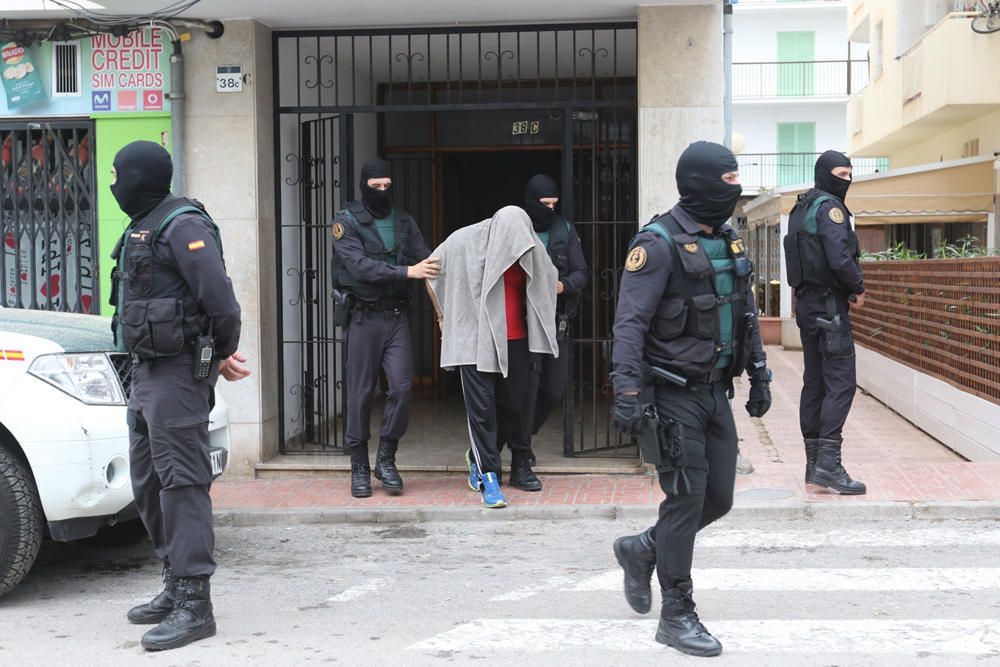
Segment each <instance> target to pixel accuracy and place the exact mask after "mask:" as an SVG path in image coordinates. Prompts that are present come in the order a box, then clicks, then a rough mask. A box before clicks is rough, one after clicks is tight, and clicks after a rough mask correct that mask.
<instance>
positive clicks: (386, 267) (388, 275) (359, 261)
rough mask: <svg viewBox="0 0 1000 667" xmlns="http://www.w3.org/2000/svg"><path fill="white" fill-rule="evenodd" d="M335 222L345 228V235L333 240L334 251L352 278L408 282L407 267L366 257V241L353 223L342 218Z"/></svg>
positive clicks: (337, 218) (368, 280)
mask: <svg viewBox="0 0 1000 667" xmlns="http://www.w3.org/2000/svg"><path fill="white" fill-rule="evenodd" d="M334 222H335V223H340V224H342V225H343V226H344V235H343V236H342V237H341V238H339V239H337V238H335V239H334V240H333V251H334V252H335V253H337V254H338V255H340V259H341V260H343V262H344V270H345V271H347V272H348V273H350V274H351V277H352V278H354V279H355V280H359V281H362V282H367V283H389V282H393V281H395V280H406V267H405V266H395V265H393V264H390V263H388V262H382V261H379V260H377V259H372V258H371V257H368V256H366V255H365V245H364V241H362V240H361V236H360V235H359V234H358V232H357V230H356V229H354V223H353V222H351V221H350V220H346V219H344V218H342V217H340V216H337V217H336V218H334Z"/></svg>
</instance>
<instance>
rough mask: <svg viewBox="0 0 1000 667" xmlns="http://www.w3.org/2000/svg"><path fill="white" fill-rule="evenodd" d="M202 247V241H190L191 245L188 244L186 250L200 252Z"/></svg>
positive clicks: (203, 243) (203, 245) (203, 244)
mask: <svg viewBox="0 0 1000 667" xmlns="http://www.w3.org/2000/svg"><path fill="white" fill-rule="evenodd" d="M204 247H205V242H204V241H191V243H188V250H201V249H202V248H204Z"/></svg>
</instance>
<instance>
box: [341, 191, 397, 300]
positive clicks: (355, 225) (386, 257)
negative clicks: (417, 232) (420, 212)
mask: <svg viewBox="0 0 1000 667" xmlns="http://www.w3.org/2000/svg"><path fill="white" fill-rule="evenodd" d="M394 213H395V215H396V247H395V248H386V247H385V244H384V243H383V242H382V237H381V236H380V235H379V233H378V229H377V228H376V227H375V220H374V218H372V214H371V213H369V212H368V209H367V208H365V205H364V203H363V202H361V201H352V202H351V203H350V204H348V205H347V208H345V209H343V210H340V211H337V215H336V217H335V218H334V222H339V223H340V224H342V225H350V226H351V228H352V229H354V230H355V231H356V232H357V233H358V236H360V237H361V243H362V244H363V245H364V248H365V257H369V258H371V259H374V260H376V261H379V262H385V263H389V264H395V265H397V266H410V265H411V264H414V263H415V262H416V258H415V257H411V256H410V253H411V252H412V251H411V248H412V246H413V244H412V243H411V242H410V236H411V230H412V229H413V227H414V226H416V222H414V220H413V218H412V217H410V214H409V213H407V212H406V211H402V210H400V209H394ZM333 242H334V244H336V243H337V240H336V239H334V241H333ZM392 255H395V262H393V261H391V260H392ZM331 273H332V280H333V286H334V287H335V288H337V289H342V290H344V291H345V292H348V293H350V294H352V295H353V296H354V297H355V298H357V299H360V300H362V301H381V300H384V299H406V298H408V295H409V291H408V289H407V285H406V283H405V282H404V281H397V282H393V283H370V282H365V281H362V280H358V279H357V278H354V277H353V276H351V273H350V271H347V270H346V269H345V268H344V260H342V259H341V258H340V255H339V254H337V253H336V252H334V253H333V261H332V267H331Z"/></svg>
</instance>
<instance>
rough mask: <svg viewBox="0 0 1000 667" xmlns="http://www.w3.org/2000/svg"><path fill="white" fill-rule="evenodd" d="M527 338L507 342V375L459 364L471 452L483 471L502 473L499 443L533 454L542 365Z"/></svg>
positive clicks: (516, 450)
mask: <svg viewBox="0 0 1000 667" xmlns="http://www.w3.org/2000/svg"><path fill="white" fill-rule="evenodd" d="M539 356H540V355H536V354H533V353H532V352H529V351H528V341H527V340H511V341H507V362H508V363H507V377H506V378H505V377H504V376H503V375H501V374H500V373H483V372H482V371H479V370H477V369H476V367H475V366H459V373H460V374H461V379H462V396H463V397H464V398H465V412H466V415H467V417H468V420H469V440H470V443H471V445H472V455H473V457H474V458H475V460H476V465H478V466H479V470H480V472H482V473H484V474H485V473H488V472H493V473H499V472H500V446H501V444H502V443H503V442H505V441H506V442H507V443H508V444H509V445H510V449H511V453H512V454H515V453H516V455H518V456H527V457H531V456H532V454H531V423H532V414H531V413H532V412H533V411H534V405H535V400H536V397H535V393H534V392H535V391H537V388H538V380H537V377H534V378H533V377H532V376H533V375H535V376H537V374H538V372H539V370H540V365H539V361H538V357H539Z"/></svg>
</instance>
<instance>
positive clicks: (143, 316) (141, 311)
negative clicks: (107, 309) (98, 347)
mask: <svg viewBox="0 0 1000 667" xmlns="http://www.w3.org/2000/svg"><path fill="white" fill-rule="evenodd" d="M121 330H122V339H123V340H124V342H125V348H126V349H127V350H128V351H129V352H131V353H132V354H134V355H136V356H137V357H139V358H140V359H156V358H158V357H173V356H175V355H177V354H179V353H180V352H181V350H183V349H184V315H183V309H182V307H181V303H180V301H178V300H177V299H171V298H165V299H151V300H149V301H129V302H127V303H126V304H125V309H124V311H123V312H122V316H121Z"/></svg>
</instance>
